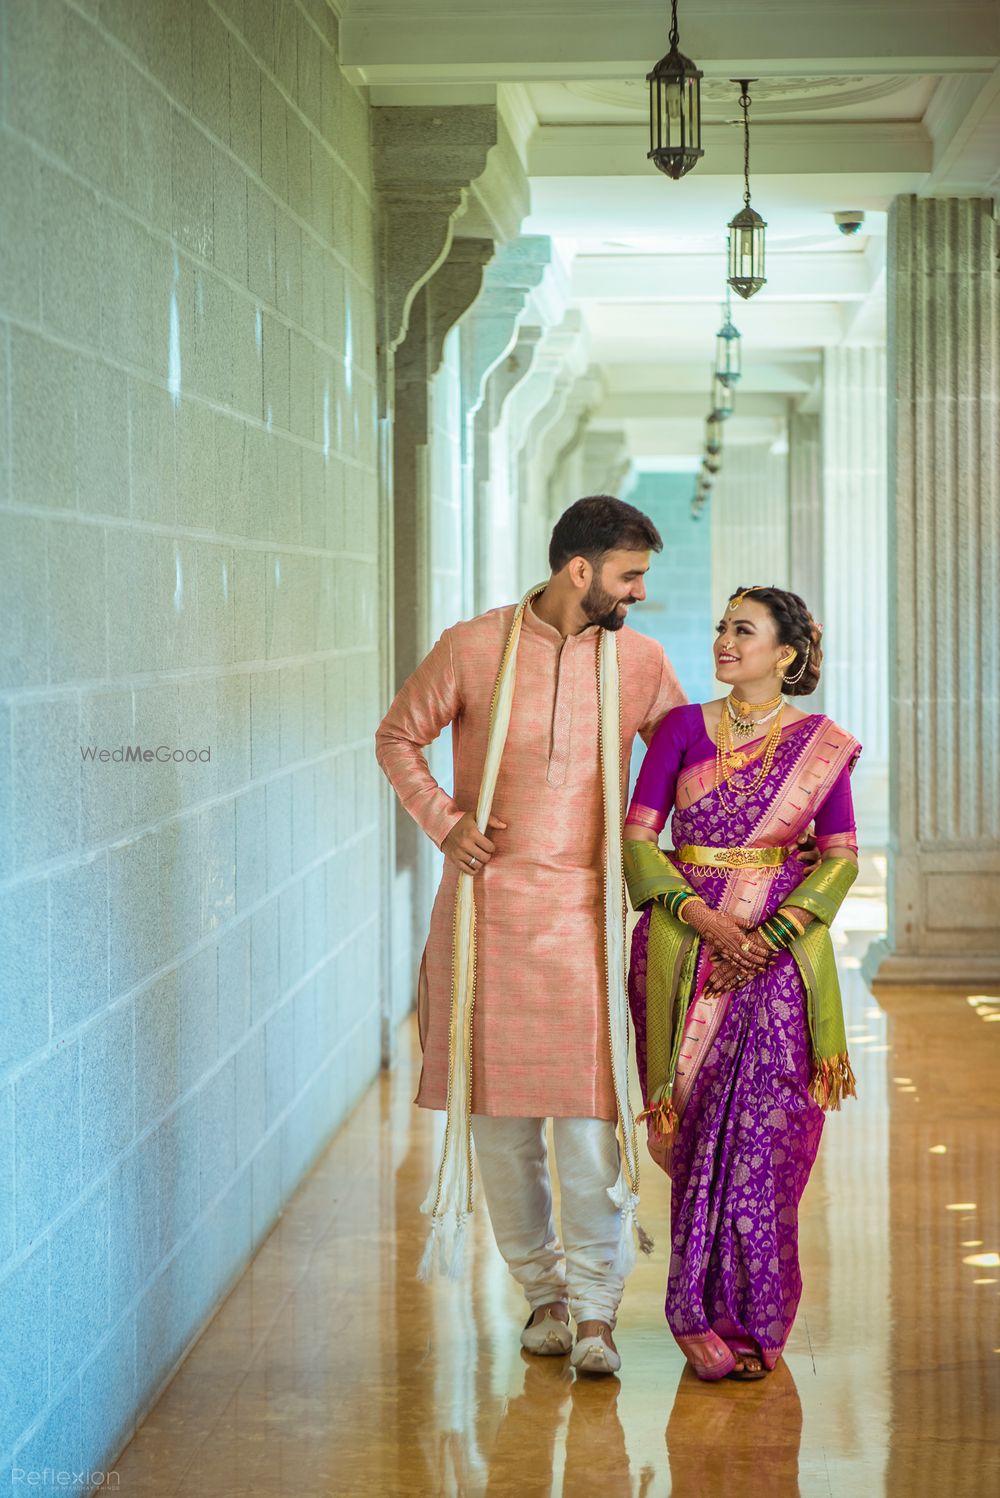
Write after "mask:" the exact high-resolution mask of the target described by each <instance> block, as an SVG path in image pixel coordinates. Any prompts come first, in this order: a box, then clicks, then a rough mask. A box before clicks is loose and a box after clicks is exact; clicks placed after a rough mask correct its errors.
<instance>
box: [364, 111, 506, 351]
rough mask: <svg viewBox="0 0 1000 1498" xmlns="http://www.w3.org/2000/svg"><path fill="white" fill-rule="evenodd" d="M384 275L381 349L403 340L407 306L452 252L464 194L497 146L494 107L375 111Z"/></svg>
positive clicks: (374, 149) (392, 347) (374, 141)
mask: <svg viewBox="0 0 1000 1498" xmlns="http://www.w3.org/2000/svg"><path fill="white" fill-rule="evenodd" d="M371 120H372V153H373V176H374V182H375V187H376V189H377V192H378V215H379V261H380V266H381V275H382V308H381V318H380V324H381V341H382V343H383V346H384V348H385V349H386V350H387V351H390V352H391V351H393V350H395V349H396V348H398V346H399V344H400V343H401V342H402V340H403V339H404V338H405V336H406V329H407V324H408V321H409V316H410V309H411V308H412V306H413V299H414V297H415V296H416V294H417V292H418V291H419V290H420V288H421V286H423V285H424V284H425V283H426V282H427V281H428V280H429V279H430V277H431V276H432V275H433V274H434V272H435V270H437V268H438V266H439V265H441V264H442V262H443V261H444V259H445V257H446V256H447V254H448V251H449V249H450V248H451V242H452V236H453V234H454V231H455V223H456V221H457V220H458V218H459V217H460V216H461V215H462V214H463V213H464V212H465V209H466V205H467V203H468V194H469V188H470V185H471V184H472V182H474V181H475V180H476V178H477V177H481V176H482V174H483V172H484V171H485V170H486V166H487V159H488V156H489V153H490V150H491V149H492V147H493V146H495V145H496V143H497V138H498V125H497V111H496V106H495V105H492V104H490V105H480V104H468V105H447V106H442V107H441V108H427V107H424V106H420V107H416V106H414V107H409V106H399V105H392V106H384V107H383V106H377V107H375V108H373V109H372V111H371Z"/></svg>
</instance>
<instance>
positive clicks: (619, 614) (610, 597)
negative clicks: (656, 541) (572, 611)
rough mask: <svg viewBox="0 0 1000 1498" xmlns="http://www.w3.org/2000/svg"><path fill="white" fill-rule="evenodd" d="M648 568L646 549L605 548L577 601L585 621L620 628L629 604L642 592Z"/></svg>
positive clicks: (636, 600) (637, 601)
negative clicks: (579, 600) (582, 594)
mask: <svg viewBox="0 0 1000 1498" xmlns="http://www.w3.org/2000/svg"><path fill="white" fill-rule="evenodd" d="M648 571H649V552H648V551H609V552H606V553H605V554H604V556H603V557H602V558H601V561H600V563H599V565H598V566H597V567H595V568H594V572H593V576H592V578H591V581H590V586H589V588H588V589H587V591H586V593H585V594H584V596H583V598H582V599H581V602H580V607H581V608H582V609H583V612H584V614H585V615H586V617H587V619H588V620H589V622H590V623H591V624H600V625H601V626H602V628H604V629H621V627H622V625H623V624H624V623H625V620H626V618H627V617H628V611H629V607H630V605H631V604H633V603H641V602H642V600H643V599H644V598H645V596H646V585H645V582H644V578H645V575H646V573H647V572H648Z"/></svg>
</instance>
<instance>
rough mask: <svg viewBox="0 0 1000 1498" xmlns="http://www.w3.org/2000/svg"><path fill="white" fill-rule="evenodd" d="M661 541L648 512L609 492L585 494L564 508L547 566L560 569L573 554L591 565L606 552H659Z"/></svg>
mask: <svg viewBox="0 0 1000 1498" xmlns="http://www.w3.org/2000/svg"><path fill="white" fill-rule="evenodd" d="M662 550H663V540H662V538H661V536H660V533H659V531H658V530H657V529H656V526H655V525H654V524H653V522H652V521H651V520H650V518H649V516H648V515H644V514H643V513H642V511H641V510H637V509H636V507H635V505H629V504H626V503H625V501H624V500H623V499H615V498H614V497H613V495H610V494H588V495H586V497H585V498H583V499H578V500H577V501H576V503H575V504H571V505H570V507H569V509H568V510H564V511H563V513H562V514H561V515H560V516H559V519H558V520H557V521H556V523H555V528H554V529H553V532H552V539H551V540H550V541H549V566H550V567H551V569H552V571H553V572H559V571H561V570H562V568H563V567H565V565H566V563H567V562H568V561H570V559H571V558H572V557H586V559H587V561H588V562H589V563H590V564H591V566H592V567H596V566H598V565H599V564H600V561H601V558H602V557H603V556H604V555H605V554H606V553H607V552H609V551H662Z"/></svg>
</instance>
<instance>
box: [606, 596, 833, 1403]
mask: <svg viewBox="0 0 1000 1498" xmlns="http://www.w3.org/2000/svg"><path fill="white" fill-rule="evenodd" d="M821 658H822V649H821V645H820V626H819V625H818V624H816V622H815V620H814V619H813V618H812V615H811V614H810V613H809V611H808V609H807V608H806V606H805V604H804V603H803V601H802V599H801V598H799V596H798V595H797V594H795V593H789V592H786V591H784V590H783V589H780V588H771V587H764V586H755V587H750V588H741V589H740V590H739V591H738V592H737V593H736V594H734V595H733V596H732V597H731V598H730V600H729V604H728V607H727V609H726V613H725V615H724V617H723V619H722V621H721V622H720V623H719V625H718V626H717V632H716V641H715V674H716V677H717V678H718V680H719V681H721V682H723V683H725V684H726V685H727V686H729V688H730V692H729V696H728V697H726V698H723V699H721V700H719V701H716V702H708V703H705V704H703V705H698V704H688V705H685V706H683V707H677V708H674V709H673V711H671V712H669V713H668V714H667V715H666V717H665V718H664V719H663V721H662V722H661V724H660V726H659V728H658V729H657V731H656V735H655V737H654V738H653V741H652V743H651V744H650V747H649V750H648V752H647V754H646V757H645V760H644V761H643V765H642V769H641V771H640V773H639V778H638V780H637V782H636V788H635V793H634V795H633V798H632V802H631V805H630V807H629V812H628V816H627V818H626V825H625V870H626V878H627V881H628V888H629V895H630V897H631V900H632V904H633V905H634V906H635V908H636V909H640V908H641V909H642V910H643V914H642V915H641V917H640V919H639V922H638V924H637V926H636V929H635V932H634V935H633V940H632V964H631V970H630V974H629V1001H630V1005H631V1008H632V1016H633V1020H634V1023H635V1028H636V1050H637V1060H638V1064H639V1074H640V1078H641V1081H642V1088H643V1102H644V1111H643V1113H642V1114H640V1117H641V1118H645V1119H646V1121H647V1129H648V1138H649V1148H650V1152H651V1154H652V1155H653V1157H654V1159H656V1160H657V1162H658V1163H659V1164H661V1165H662V1166H663V1168H664V1169H665V1170H667V1172H668V1174H669V1175H671V1178H672V1193H671V1195H672V1205H671V1238H672V1245H671V1247H672V1252H671V1258H670V1269H669V1275H668V1281H667V1297H666V1314H667V1321H668V1323H669V1326H670V1329H671V1331H672V1332H673V1334H674V1337H675V1338H676V1340H677V1342H678V1344H679V1345H680V1347H681V1349H682V1350H683V1352H684V1354H685V1356H686V1357H687V1359H688V1361H689V1362H690V1363H691V1365H692V1367H693V1369H694V1371H695V1373H696V1374H697V1375H698V1377H699V1378H703V1379H719V1378H724V1377H726V1376H731V1377H736V1378H762V1377H764V1376H765V1375H766V1374H767V1373H768V1372H769V1371H770V1370H771V1369H772V1368H773V1367H774V1365H775V1364H776V1362H777V1361H778V1358H779V1357H780V1356H781V1352H782V1349H783V1348H784V1346H785V1342H786V1340H787V1338H788V1334H789V1332H790V1330H791V1326H792V1322H793V1320H794V1317H795V1312H796V1310H797V1308H798V1303H799V1296H800V1294H801V1288H802V1281H801V1277H800V1273H799V1265H798V1203H799V1198H800V1197H801V1195H802V1191H803V1189H804V1187H805V1184H806V1181H807V1180H808V1177H809V1171H810V1169H811V1168H812V1163H813V1160H814V1159H815V1156H816V1150H817V1147H818V1145H819V1139H820V1133H821V1131H822V1127H823V1112H824V1109H826V1108H830V1107H833V1108H839V1107H840V1099H841V1097H842V1096H853V1095H854V1076H853V1073H852V1071H851V1067H850V1062H849V1060H848V1056H847V1041H846V1036H845V1032H844V1020H843V1013H842V1009H841V1002H840V989H839V986H838V983H837V973H836V965H835V962H834V956H833V948H832V944H831V941H830V936H829V931H828V929H827V928H828V926H829V924H830V922H831V921H832V920H833V918H834V916H835V915H836V912H837V910H838V908H839V906H840V903H841V901H842V900H843V898H844V896H845V895H846V893H847V891H848V890H849V889H850V887H851V884H852V883H853V882H854V880H855V879H856V877H857V841H856V838H855V829H854V813H853V808H852V802H851V790H850V774H851V771H852V770H853V768H854V765H855V763H856V762H857V759H858V755H859V754H860V752H861V746H860V744H859V743H858V742H857V740H856V739H854V738H852V737H851V735H850V734H848V733H846V732H845V731H844V730H843V729H841V728H838V726H837V725H836V724H835V723H834V722H832V720H831V719H830V718H827V717H825V716H824V715H823V714H821V713H812V714H809V713H803V712H800V711H799V710H798V709H797V708H794V707H792V706H789V705H788V704H787V703H785V702H784V700H783V696H782V694H783V693H784V694H785V695H787V696H790V697H792V696H804V695H806V694H807V693H809V692H812V691H814V690H815V688H816V686H817V684H818V682H819V672H820V662H821ZM671 812H673V822H672V828H671V830H672V833H673V842H674V849H675V851H672V852H670V853H664V852H662V851H661V850H660V848H659V847H658V846H657V839H658V836H659V833H660V832H661V830H662V829H663V826H664V824H665V822H666V820H667V817H668V816H669V815H670V813H671ZM810 823H814V824H815V830H816V841H817V844H818V847H819V850H820V853H821V855H822V861H821V862H820V863H819V864H818V865H817V866H816V867H815V868H814V869H813V870H812V871H811V872H810V873H809V874H807V875H806V876H805V877H804V878H803V870H802V866H801V864H800V863H799V862H798V860H797V859H796V858H794V857H791V856H789V855H790V853H791V851H792V850H793V849H794V847H795V844H796V840H797V838H798V837H799V835H800V834H801V833H802V832H804V831H805V830H806V829H807V828H808V827H809V825H810Z"/></svg>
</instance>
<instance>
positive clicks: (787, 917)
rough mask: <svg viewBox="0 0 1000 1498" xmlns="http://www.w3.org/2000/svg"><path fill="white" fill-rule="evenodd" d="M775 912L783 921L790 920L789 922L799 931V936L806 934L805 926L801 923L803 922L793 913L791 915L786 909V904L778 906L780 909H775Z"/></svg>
mask: <svg viewBox="0 0 1000 1498" xmlns="http://www.w3.org/2000/svg"><path fill="white" fill-rule="evenodd" d="M775 914H776V915H780V916H781V918H782V920H784V921H790V922H791V924H792V925H793V926H794V927H795V929H796V931H797V932H798V933H799V935H800V936H805V934H806V928H805V926H804V925H803V923H802V922H801V921H800V920H798V919H797V918H796V917H795V916H794V915H792V913H791V911H790V910H789V909H788V906H787V905H782V906H781V907H780V909H778V910H777V911H775Z"/></svg>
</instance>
